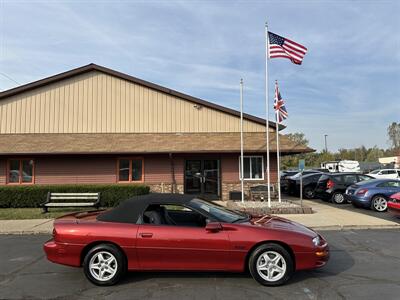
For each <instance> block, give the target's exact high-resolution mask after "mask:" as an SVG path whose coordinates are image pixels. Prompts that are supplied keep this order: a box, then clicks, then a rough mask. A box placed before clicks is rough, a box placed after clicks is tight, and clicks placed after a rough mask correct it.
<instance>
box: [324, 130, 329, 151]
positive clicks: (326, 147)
mask: <svg viewBox="0 0 400 300" xmlns="http://www.w3.org/2000/svg"><path fill="white" fill-rule="evenodd" d="M327 136H328V135H327V134H324V137H325V152H327V153H328V144H327V142H326V137H327Z"/></svg>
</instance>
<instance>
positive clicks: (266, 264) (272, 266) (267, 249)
mask: <svg viewBox="0 0 400 300" xmlns="http://www.w3.org/2000/svg"><path fill="white" fill-rule="evenodd" d="M249 270H250V274H251V276H253V278H254V279H255V280H256V281H258V282H259V283H261V284H262V285H266V286H278V285H282V284H284V283H285V282H287V281H288V280H289V279H290V277H291V276H292V274H293V271H294V263H293V259H292V257H291V256H290V254H289V252H288V251H287V250H286V249H285V248H284V247H282V246H281V245H278V244H273V243H269V244H264V245H260V246H258V247H257V248H256V249H255V250H254V251H253V253H252V254H251V256H250V259H249Z"/></svg>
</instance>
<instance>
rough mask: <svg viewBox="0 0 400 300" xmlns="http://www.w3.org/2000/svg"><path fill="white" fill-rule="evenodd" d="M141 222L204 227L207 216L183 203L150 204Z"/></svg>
mask: <svg viewBox="0 0 400 300" xmlns="http://www.w3.org/2000/svg"><path fill="white" fill-rule="evenodd" d="M142 219H143V224H152V225H161V226H189V227H205V226H206V224H207V218H206V217H205V216H203V215H202V214H200V213H198V212H197V211H194V210H192V209H190V208H188V207H186V206H183V205H175V204H152V205H149V206H148V207H147V209H146V210H145V211H144V213H143V217H142Z"/></svg>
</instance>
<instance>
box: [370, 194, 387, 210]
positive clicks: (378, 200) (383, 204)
mask: <svg viewBox="0 0 400 300" xmlns="http://www.w3.org/2000/svg"><path fill="white" fill-rule="evenodd" d="M373 201H374V203H373V205H374V208H375V210H377V211H385V210H386V209H387V200H386V199H385V197H382V196H378V197H375V198H374V200H373Z"/></svg>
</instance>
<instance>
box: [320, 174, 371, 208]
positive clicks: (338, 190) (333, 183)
mask: <svg viewBox="0 0 400 300" xmlns="http://www.w3.org/2000/svg"><path fill="white" fill-rule="evenodd" d="M370 179H373V177H371V176H369V175H363V174H358V173H331V174H323V175H322V176H321V177H320V178H319V180H318V183H317V187H316V188H315V191H314V193H315V198H320V199H322V200H325V201H329V200H331V201H332V202H333V203H336V204H342V203H344V202H345V197H344V193H345V192H346V189H347V187H349V186H350V185H352V184H355V183H357V182H360V181H365V180H370Z"/></svg>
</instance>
